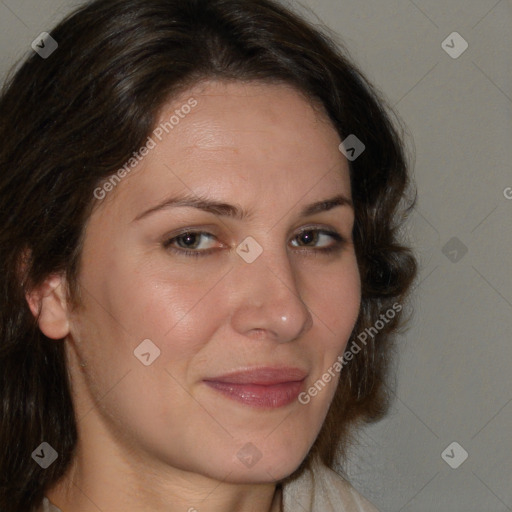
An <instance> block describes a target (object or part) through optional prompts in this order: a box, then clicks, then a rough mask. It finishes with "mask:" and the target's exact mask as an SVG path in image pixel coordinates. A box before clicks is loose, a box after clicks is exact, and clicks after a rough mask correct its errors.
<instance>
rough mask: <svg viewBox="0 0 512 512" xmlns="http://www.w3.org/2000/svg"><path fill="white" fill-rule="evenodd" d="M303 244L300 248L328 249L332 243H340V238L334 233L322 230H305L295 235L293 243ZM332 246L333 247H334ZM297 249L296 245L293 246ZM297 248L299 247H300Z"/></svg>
mask: <svg viewBox="0 0 512 512" xmlns="http://www.w3.org/2000/svg"><path fill="white" fill-rule="evenodd" d="M297 240H298V241H299V242H301V243H303V244H304V245H302V247H330V246H332V245H333V243H332V241H333V240H335V244H336V242H338V243H339V242H341V240H342V238H341V236H340V235H339V234H338V233H336V232H334V231H326V230H323V229H305V230H303V231H301V232H300V233H299V234H298V235H296V236H295V237H294V239H293V241H297ZM335 244H334V245H335ZM294 247H297V245H294ZM298 247H301V246H300V245H299V246H298Z"/></svg>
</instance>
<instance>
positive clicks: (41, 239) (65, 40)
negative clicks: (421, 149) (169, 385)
mask: <svg viewBox="0 0 512 512" xmlns="http://www.w3.org/2000/svg"><path fill="white" fill-rule="evenodd" d="M51 36H52V37H53V38H54V39H55V40H56V41H57V43H58V48H57V50H55V52H54V53H52V54H51V55H50V56H49V57H48V58H46V59H43V58H41V56H39V55H38V54H36V53H32V54H31V55H29V56H28V57H27V58H26V59H25V62H24V63H23V65H22V66H21V67H20V68H19V70H18V71H17V72H16V73H15V74H14V75H13V76H12V78H11V79H10V80H9V81H7V82H6V84H5V86H4V89H3V92H2V95H1V97H0V140H1V141H2V143H1V148H0V205H1V207H0V264H1V265H2V272H1V273H0V293H1V296H2V303H1V306H0V367H1V370H2V371H1V372H0V417H1V418H2V423H1V425H0V509H1V510H2V511H4V512H10V511H13V512H14V511H16V512H19V511H27V510H30V509H31V508H32V507H34V506H38V505H39V504H40V503H41V500H42V497H43V494H44V491H45V490H46V489H47V488H49V487H51V486H52V485H53V484H54V483H55V482H56V481H57V480H58V479H59V478H60V477H62V475H63V474H64V473H65V471H66V469H67V468H68V466H69V464H70V461H71V459H72V456H73V450H74V447H75V445H76V441H77V430H76V424H75V417H74V413H73V404H72V400H71V395H70V392H69V382H68V375H67V371H66V364H65V352H64V344H63V343H56V342H55V341H54V340H49V339H48V338H46V337H45V336H44V335H43V334H42V333H41V332H40V330H39V329H38V325H37V319H34V316H33V315H32V313H31V311H30V309H29V307H28V305H27V301H26V298H25V294H26V292H27V291H29V290H30V289H33V288H34V287H36V286H38V285H40V284H41V283H42V282H43V281H44V280H45V278H47V277H48V276H49V275H51V274H56V273H63V274H65V276H66V279H67V281H68V283H69V290H68V291H69V299H70V301H72V304H75V305H79V287H78V285H77V279H76V278H77V275H78V270H79V264H80V254H81V245H82V241H83V233H84V226H85V223H86V221H87V219H88V217H89V216H90V214H91V212H92V208H93V207H94V203H95V200H94V197H93V191H94V189H95V188H96V187H97V186H98V184H99V183H101V182H102V181H103V180H104V179H105V178H107V177H108V176H110V175H111V174H113V173H114V171H116V170H117V169H119V168H121V167H122V166H123V164H124V163H125V162H126V161H127V160H128V159H129V158H130V156H131V155H132V153H133V152H134V151H135V150H137V149H138V148H140V147H141V146H142V145H143V143H144V141H145V140H146V138H147V136H148V135H149V134H150V132H151V130H152V129H153V128H154V125H155V123H156V120H157V116H158V114H159V111H160V109H161V108H162V107H163V106H164V104H165V103H166V102H167V101H168V100H169V98H170V97H173V96H174V95H176V94H178V93H179V92H181V91H184V90H186V88H187V87H190V86H191V85H193V84H195V83H197V82H198V81H199V80H202V79H208V78H214V79H221V80H223V79H225V80H241V81H254V80H255V81H263V82H267V83H271V82H284V83H287V84H290V85H292V86H294V87H295V88H296V89H297V90H299V91H301V92H302V93H304V94H306V95H307V97H309V98H311V100H312V101H313V100H316V101H319V102H320V103H321V104H322V105H323V106H324V108H325V111H326V112H327V114H328V116H329V118H330V120H331V121H332V123H333V126H334V127H335V128H336V129H337V131H338V132H339V135H340V137H341V139H342V140H344V139H345V138H346V137H347V136H348V135H349V134H355V135H356V136H357V137H358V138H359V139H360V140H361V141H363V143H364V144H365V146H366V149H365V151H364V152H363V153H362V154H361V155H360V156H359V157H358V158H357V159H356V160H354V161H351V162H350V173H351V186H352V196H353V201H354V206H355V212H356V215H355V219H356V220H355V225H354V233H353V234H354V243H355V247H356V254H357V259H358V265H359V269H360V274H361V280H362V302H361V310H360V315H359V318H358V320H357V324H356V326H355V329H354V333H353V334H354V336H356V335H357V334H358V333H361V332H363V331H364V330H365V329H368V328H370V327H372V326H374V323H375V322H376V321H377V320H378V319H379V315H381V314H382V313H383V312H384V311H386V310H387V309H389V308H391V307H392V304H394V303H395V302H399V303H400V304H402V303H403V300H404V298H405V297H406V294H407V292H408V290H409V288H410V285H411V282H412V280H413V278H414V276H415V272H416V263H415V259H414V257H413V256H412V255H411V253H410V251H409V250H408V249H407V248H406V247H404V246H402V245H401V244H400V242H399V241H398V240H397V229H398V228H399V226H400V225H401V223H402V221H403V215H402V216H401V217H400V216H399V214H400V212H404V211H405V209H404V208H403V206H404V205H403V204H402V200H403V199H404V197H405V194H406V192H407V190H408V173H407V165H406V159H405V156H404V148H403V142H402V136H401V132H399V131H398V129H397V128H396V127H395V126H396V122H394V121H393V120H392V119H391V117H390V114H389V113H388V109H387V108H385V107H384V106H383V105H384V102H383V101H382V100H381V99H380V98H379V96H378V94H377V93H376V91H375V89H374V88H373V87H372V86H371V85H370V84H369V83H368V81H367V80H366V79H365V78H364V77H363V75H362V74H361V73H360V72H359V71H358V69H357V68H356V67H355V66H354V64H352V63H351V62H350V61H349V59H348V58H347V57H346V56H345V53H344V52H342V50H340V46H339V43H335V42H333V39H332V38H331V37H330V36H328V35H326V33H324V32H323V31H321V30H320V29H317V28H314V27H312V26H311V25H310V24H308V23H306V22H305V21H303V20H302V19H300V18H299V17H298V16H297V15H296V14H293V13H291V12H289V11H288V10H286V9H285V8H284V7H282V6H280V5H278V4H277V3H274V2H273V1H272V0H99V1H94V2H90V3H88V4H86V5H85V6H84V7H82V8H80V9H79V10H77V11H76V12H75V13H73V14H72V15H70V16H69V17H68V18H67V19H66V20H64V21H63V22H61V23H60V24H59V25H58V26H57V27H56V28H55V29H54V30H52V31H51ZM402 322H403V320H402V319H401V315H400V314H397V315H396V316H395V317H394V318H393V319H392V320H390V321H388V322H387V323H386V324H385V326H384V327H383V328H382V329H380V330H379V331H378V333H377V334H375V335H374V336H373V337H369V338H368V340H367V343H366V344H365V345H364V346H362V347H361V351H360V352H359V353H358V354H357V356H355V357H354V358H353V360H352V361H350V362H349V363H348V364H347V365H346V367H345V368H344V369H343V371H342V372H341V377H340V382H339V386H338V389H337V392H336V395H335V398H334V401H333V403H332V406H331V408H330V410H329V412H328V415H327V418H326V421H325V423H324V425H323V427H322V430H321V432H320V435H319V436H318V438H317V440H316V442H315V444H314V445H313V448H312V450H311V452H310V454H309V455H308V457H307V458H306V459H305V461H304V462H303V464H302V465H301V468H303V467H305V465H307V464H308V462H309V460H310V457H311V456H312V455H314V454H316V455H318V456H319V457H320V458H321V459H322V460H323V461H324V463H325V464H327V465H328V466H330V467H333V465H334V463H335V461H336V460H337V458H339V457H341V456H342V455H343V454H344V453H345V452H344V448H345V446H346V443H347V439H348V438H349V433H350V429H351V427H353V426H354V425H356V424H357V423H359V422H360V421H363V420H366V421H369V420H375V419H377V418H379V417H381V416H382V415H383V414H384V412H385V411H386V404H387V393H386V386H385V381H386V377H387V375H388V373H389V372H388V362H389V358H390V354H391V346H392V339H393V334H394V333H395V332H396V330H397V329H398V328H399V326H400V325H401V323H402ZM43 441H46V442H48V443H49V444H50V445H51V446H52V447H53V448H54V449H55V450H56V451H57V452H58V454H59V457H58V459H57V460H56V461H55V462H54V463H53V464H52V465H51V466H50V467H49V468H48V469H46V470H43V469H41V468H40V467H39V466H38V465H37V464H35V463H34V461H33V460H32V458H31V454H32V452H33V450H34V449H35V448H36V447H37V446H38V445H39V444H40V443H41V442H43ZM301 468H299V469H298V471H300V470H301Z"/></svg>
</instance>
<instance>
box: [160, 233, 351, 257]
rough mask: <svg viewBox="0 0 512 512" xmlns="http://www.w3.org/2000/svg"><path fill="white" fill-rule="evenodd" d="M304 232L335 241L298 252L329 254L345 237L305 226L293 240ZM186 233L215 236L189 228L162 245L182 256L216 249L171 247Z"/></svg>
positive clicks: (197, 255) (206, 254) (196, 255)
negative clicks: (329, 244)
mask: <svg viewBox="0 0 512 512" xmlns="http://www.w3.org/2000/svg"><path fill="white" fill-rule="evenodd" d="M304 233H316V234H318V235H327V236H330V237H332V238H333V239H334V240H335V242H334V244H333V245H331V246H329V247H322V248H319V249H315V248H314V247H313V248H308V247H304V248H302V249H299V252H313V253H316V254H317V253H321V254H331V253H334V252H338V251H340V250H341V248H342V247H343V245H344V243H345V239H344V238H343V237H342V236H341V235H340V234H339V233H337V232H336V231H330V230H327V229H318V228H305V229H303V230H301V231H300V232H299V233H297V234H296V235H295V237H294V240H295V239H297V238H299V237H300V236H302V235H303V234H304ZM187 235H205V236H206V237H208V238H216V237H215V235H213V234H211V233H208V232H206V231H193V230H189V231H184V232H182V233H180V234H179V235H176V236H175V237H173V238H169V239H167V240H166V241H165V242H164V244H163V246H164V247H165V249H167V250H169V251H172V252H173V253H175V254H179V255H182V256H193V257H196V258H197V257H201V256H208V255H209V254H212V253H214V252H216V251H217V250H218V248H215V249H204V250H189V249H177V248H175V247H171V244H172V243H173V242H175V241H176V240H178V239H180V238H182V237H185V236H187Z"/></svg>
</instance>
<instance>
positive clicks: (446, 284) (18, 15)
mask: <svg viewBox="0 0 512 512" xmlns="http://www.w3.org/2000/svg"><path fill="white" fill-rule="evenodd" d="M79 3H80V2H77V1H75V2H72V1H69V0H67V1H66V0H2V1H0V44H1V52H0V77H1V78H2V80H3V78H4V77H5V74H6V71H7V69H8V68H10V67H11V66H12V65H13V64H14V63H15V62H16V60H17V59H18V58H19V57H21V56H23V55H24V54H25V53H26V52H29V51H32V50H31V49H30V44H31V43H32V41H33V40H34V39H35V38H36V37H37V36H38V35H39V34H40V33H41V32H43V31H47V32H49V31H50V29H51V28H52V26H53V25H54V24H55V22H56V21H58V20H59V19H60V18H61V17H63V15H65V14H66V13H67V12H68V11H69V10H70V8H72V7H73V6H75V5H78V4H79ZM288 3H289V4H290V5H292V6H295V7H296V8H297V10H298V11H299V12H303V13H305V15H306V16H307V17H309V18H310V19H311V20H313V21H315V22H316V23H320V22H321V21H323V22H325V23H327V25H328V26H329V27H330V28H331V29H332V30H333V31H335V32H336V33H337V34H339V36H340V37H341V39H342V40H343V41H344V42H345V44H346V45H347V47H348V49H349V50H350V53H351V55H352V56H353V58H354V59H355V60H356V62H358V63H359V65H360V66H361V68H362V69H363V71H364V72H365V73H366V74H367V76H368V77H369V78H370V79H371V80H372V81H373V82H374V83H375V84H376V85H377V86H378V87H379V88H380V90H381V91H382V92H383V94H384V96H385V97H386V98H387V100H388V101H389V103H390V104H391V105H392V106H394V108H395V109H396V111H397V112H398V114H399V115H400V117H401V118H402V120H403V121H404V123H405V124H406V126H407V129H408V132H409V134H410V137H409V143H410V145H412V143H414V147H415V154H416V163H415V167H414V179H415V181H416V185H417V188H418V204H417V207H416V209H415V211H414V213H413V215H412V218H411V221H410V223H409V229H408V232H409V236H410V238H411V242H412V243H413V245H414V247H415V249H416V252H417V254H418V257H419V259H420V263H421V275H420V278H419V279H418V282H417V285H416V289H415V298H414V303H413V306H414V309H415V316H414V318H413V320H412V322H411V328H410V330H409V331H408V332H407V333H406V334H405V335H404V336H403V337H402V338H401V339H400V340H399V360H398V369H397V372H396V374H397V385H396V397H395V401H394V405H393V407H392V409H391V411H390V414H389V416H388V417H387V418H386V419H384V420H382V421H381V422H379V423H377V424H375V425H372V426H371V427H369V428H367V429H365V430H364V431H362V432H361V434H360V436H359V437H360V444H359V445H358V446H355V447H354V449H353V450H352V453H351V455H350V458H349V460H348V461H347V463H346V466H347V467H348V471H349V476H350V477H351V480H352V482H353V484H354V485H355V486H356V487H357V488H358V489H359V490H360V491H361V492H362V493H363V494H365V495H366V496H367V497H368V498H369V499H370V500H372V501H373V502H374V503H375V504H376V506H377V507H378V508H379V510H381V511H383V512H397V511H400V512H402V511H403V512H505V511H507V510H512V439H511V437H512V436H511V433H512V377H511V376H512V371H511V363H512V343H511V333H512V321H511V318H512V271H511V270H510V259H511V253H512V250H511V248H512V229H511V218H512V149H511V148H512V78H511V68H512V64H511V62H512V57H511V51H512V30H511V26H512V4H511V2H510V1H506V0H501V1H496V0H448V1H446V0H423V1H421V0H415V1H414V2H413V1H412V0H385V1H384V0H309V1H307V2H304V3H303V5H302V6H301V5H299V4H298V3H296V2H294V1H290V2H288ZM310 10H311V11H313V12H314V13H315V14H316V16H318V18H316V17H315V16H313V14H312V13H311V12H310ZM453 32H458V33H459V34H460V36H462V38H463V39H464V40H465V41H466V42H467V44H468V48H467V49H466V51H464V52H463V53H462V54H461V55H460V56H458V57H457V58H452V57H451V56H450V55H449V54H448V53H447V52H446V51H445V50H444V49H443V47H442V42H443V41H445V40H446V43H445V46H446V45H447V46H448V49H449V50H450V51H452V52H454V51H457V50H459V49H460V48H461V46H460V44H461V40H457V39H456V38H455V39H454V37H453V36H450V34H452V33H453ZM449 36H450V37H449ZM449 47H452V48H449ZM508 187H510V188H508ZM507 196H508V198H507ZM507 226H508V227H507ZM465 251H467V252H465ZM452 442H457V443H458V444H459V445H460V446H461V447H462V448H463V449H464V450H465V451H466V452H467V453H468V458H467V460H465V461H464V462H463V463H462V464H461V465H460V466H459V467H458V468H456V469H453V468H452V467H450V466H449V465H448V464H447V462H445V460H448V461H449V462H451V463H452V465H456V463H457V462H460V457H461V453H463V452H462V451H461V448H459V447H458V446H456V447H455V448H453V447H450V449H448V450H447V452H445V456H444V458H443V457H442V455H441V454H442V453H443V451H444V450H445V448H447V447H448V446H449V445H450V444H451V443H452Z"/></svg>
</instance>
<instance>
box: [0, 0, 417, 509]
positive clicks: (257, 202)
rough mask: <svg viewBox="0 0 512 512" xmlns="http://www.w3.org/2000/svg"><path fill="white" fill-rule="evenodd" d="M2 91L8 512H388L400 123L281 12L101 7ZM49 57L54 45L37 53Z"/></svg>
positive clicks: (346, 65)
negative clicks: (364, 425) (346, 462)
mask: <svg viewBox="0 0 512 512" xmlns="http://www.w3.org/2000/svg"><path fill="white" fill-rule="evenodd" d="M36 48H40V49H42V48H45V49H46V50H45V51H44V52H42V51H37V50H36V51H35V52H34V53H33V55H31V56H30V57H29V58H28V59H27V60H26V62H25V63H24V64H23V66H22V67H21V68H20V69H19V70H18V71H17V72H16V74H15V75H14V76H13V77H12V79H11V80H10V81H9V82H8V83H7V84H6V86H5V88H4V92H3V94H2V97H1V100H0V118H1V121H0V123H1V125H0V133H1V134H2V147H1V153H0V165H1V168H0V169H1V172H0V174H1V178H0V198H1V199H0V200H1V204H2V209H1V214H2V218H1V222H0V225H1V226H2V228H1V229H2V231H1V244H0V247H1V251H2V252H1V255H0V256H1V257H0V260H1V261H2V263H3V265H4V268H3V272H2V278H1V279H2V280H1V285H2V293H3V297H4V301H3V304H2V308H1V322H0V328H1V338H0V339H1V345H0V360H1V364H2V372H1V375H2V377H1V379H2V386H1V388H0V389H1V393H2V402H1V403H2V411H1V414H2V418H3V422H2V425H1V428H0V445H1V448H0V449H1V450H2V452H1V453H2V455H1V458H0V474H1V477H0V478H1V482H0V509H1V510H3V511H4V510H5V511H9V512H11V511H16V512H21V511H32V510H34V511H41V510H47V511H58V510H61V511H63V512H67V511H74V512H75V511H97V510H102V511H103V512H110V511H117V510H123V511H139V510H152V511H161V510H162V511H163V510H165V511H166V512H173V511H178V510H188V511H189V512H192V511H194V510H197V511H200V512H203V511H210V512H213V511H220V510H222V511H224V512H226V511H237V512H249V511H254V512H255V511H259V512H260V511H272V512H275V511H292V510H294V511H295V510H323V511H326V510H357V511H360V510H361V511H371V510H375V508H374V507H373V506H372V505H371V504H370V503H369V502H368V501H367V500H365V499H364V498H363V497H362V496H360V495H359V494H358V493H357V492H356V491H355V490H354V489H353V488H352V487H351V486H350V484H349V483H348V482H347V481H346V480H345V479H344V478H342V477H341V476H339V475H337V474H336V473H335V472H334V471H333V469H332V468H333V467H334V464H335V463H336V461H337V460H339V459H341V460H342V458H343V455H344V453H345V449H346V446H347V444H348V441H349V434H350V431H351V429H353V428H354V427H355V426H357V425H358V424H360V423H361V422H363V421H371V420H375V419H377V418H380V417H381V416H382V415H383V414H384V412H385V410H386V396H387V395H386V388H385V378H386V374H387V367H388V360H389V355H390V347H391V341H392V335H393V333H394V332H396V330H397V329H398V327H399V326H400V324H401V322H402V320H401V311H402V309H403V301H404V299H405V298H406V295H407V292H408V290H409V288H410V285H411V282H412V280H413V278H414V275H415V270H416V267H415V260H414V258H413V257H412V255H411V254H410V252H409V250H408V249H407V248H406V247H404V246H402V245H401V244H400V242H399V241H398V240H397V239H396V230H397V228H398V226H399V224H400V222H401V219H400V218H399V214H400V213H401V211H400V208H399V207H400V205H401V201H402V199H403V198H404V197H405V194H406V191H407V186H408V175H407V168H406V163H405V158H404V152H403V148H402V143H401V140H400V136H399V134H398V132H397V131H396V129H395V128H394V127H393V124H392V122H391V121H390V118H389V115H388V114H387V113H386V111H385V109H384V107H383V106H382V102H381V101H380V100H379V99H378V96H377V95H376V93H375V91H374V89H373V88H372V87H371V86H370V84H369V83H368V82H367V81H366V80H365V79H364V78H363V77H362V75H361V74H360V73H359V72H358V70H357V69H356V68H355V66H354V65H353V64H351V63H350V62H349V61H348V60H347V59H346V58H345V57H344V56H343V55H342V54H341V53H340V50H338V49H337V48H336V46H335V45H334V43H333V42H332V41H331V40H330V39H329V38H328V37H327V36H325V35H323V34H322V33H320V32H319V31H318V30H317V29H315V28H313V27H311V26H310V25H308V24H307V23H306V22H304V21H302V20H301V19H299V18H298V17H297V16H296V15H295V14H293V13H291V12H288V11H287V10H285V9H284V8H283V7H280V6H279V5H277V4H275V3H273V2H271V1H267V0H243V1H242V0H100V1H96V2H91V3H89V4H87V5H86V6H84V7H83V8H81V9H80V10H78V11H77V12H76V13H74V14H73V15H71V16H70V17H68V19H66V20H65V21H63V22H62V23H61V24H59V25H58V26H57V27H56V28H55V29H54V30H53V31H52V32H51V39H50V38H43V39H42V40H41V41H40V43H39V45H36ZM36 48H35V49H36Z"/></svg>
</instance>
